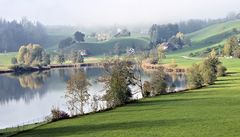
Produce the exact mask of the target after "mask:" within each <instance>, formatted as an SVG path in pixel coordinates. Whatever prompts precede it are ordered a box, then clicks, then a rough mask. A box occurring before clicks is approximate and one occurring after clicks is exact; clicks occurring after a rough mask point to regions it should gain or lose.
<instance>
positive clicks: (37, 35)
mask: <svg viewBox="0 0 240 137" xmlns="http://www.w3.org/2000/svg"><path fill="white" fill-rule="evenodd" d="M0 28H1V29H0V52H12V51H17V49H19V47H20V45H24V44H28V43H38V44H41V45H45V44H46V40H47V33H46V30H45V27H44V26H43V25H42V24H41V23H39V22H36V23H33V22H30V21H28V20H27V19H26V18H23V19H22V20H21V21H19V22H18V21H15V20H13V21H6V20H3V19H0Z"/></svg>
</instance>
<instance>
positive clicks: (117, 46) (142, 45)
mask: <svg viewBox="0 0 240 137" xmlns="http://www.w3.org/2000/svg"><path fill="white" fill-rule="evenodd" d="M128 48H134V49H135V50H136V51H140V50H146V49H149V41H148V40H147V39H146V38H137V37H136V38H135V37H125V38H114V39H111V40H109V41H106V42H83V43H75V44H73V45H72V46H70V47H67V48H65V49H64V52H65V53H70V52H71V51H72V50H82V49H84V50H87V52H88V54H89V55H94V56H96V55H104V54H111V53H116V52H121V53H125V52H126V49H128Z"/></svg>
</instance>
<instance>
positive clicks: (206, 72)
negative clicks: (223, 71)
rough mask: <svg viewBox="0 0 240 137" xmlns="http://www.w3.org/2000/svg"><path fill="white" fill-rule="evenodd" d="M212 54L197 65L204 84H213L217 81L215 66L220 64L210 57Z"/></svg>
mask: <svg viewBox="0 0 240 137" xmlns="http://www.w3.org/2000/svg"><path fill="white" fill-rule="evenodd" d="M212 54H213V53H212ZM212 54H210V56H209V57H208V58H207V59H205V60H204V61H203V62H202V63H201V64H200V65H199V70H200V74H201V75H202V78H203V81H204V84H213V83H214V82H215V80H216V79H217V66H218V65H219V64H221V62H220V61H219V59H218V58H217V57H214V55H213V56H212Z"/></svg>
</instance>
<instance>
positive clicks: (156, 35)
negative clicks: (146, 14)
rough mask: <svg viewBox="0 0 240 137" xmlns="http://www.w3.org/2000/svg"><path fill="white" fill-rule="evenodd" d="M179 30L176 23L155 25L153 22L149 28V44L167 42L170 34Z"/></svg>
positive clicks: (172, 34)
mask: <svg viewBox="0 0 240 137" xmlns="http://www.w3.org/2000/svg"><path fill="white" fill-rule="evenodd" d="M178 32H179V29H178V25H177V24H167V25H157V24H154V25H152V27H151V28H150V30H149V33H150V45H152V46H156V45H157V44H159V43H162V42H167V41H168V40H169V39H170V38H171V37H172V36H174V35H176V34H177V33H178Z"/></svg>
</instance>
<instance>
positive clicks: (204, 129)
mask: <svg viewBox="0 0 240 137" xmlns="http://www.w3.org/2000/svg"><path fill="white" fill-rule="evenodd" d="M222 61H223V63H224V65H226V66H227V67H228V69H229V72H237V73H231V74H230V75H228V76H227V77H221V78H219V79H218V81H217V82H216V84H215V85H211V86H209V87H207V88H202V89H197V90H190V91H187V92H183V93H178V94H170V95H163V96H158V97H153V98H147V99H143V100H141V101H139V102H138V103H133V104H128V105H126V106H123V107H118V108H117V109H114V110H111V111H107V112H103V113H97V114H93V115H86V116H82V117H76V118H74V119H68V120H61V121H57V122H53V123H49V124H46V125H43V126H40V127H38V128H34V129H32V130H30V131H28V132H23V133H20V134H18V135H17V136H19V137H31V136H35V137H41V136H69V137H75V136H79V137H80V136H92V137H95V136H112V137H115V136H116V137H117V136H136V137H139V136H149V137H151V136H163V137H165V136H166V137H169V136H182V137H192V136H199V137H202V136H205V137H207V136H214V137H215V136H216V137H217V136H226V137H229V136H238V135H239V134H240V131H239V128H238V127H239V121H240V118H239V114H240V112H239V109H238V108H239V101H240V98H239V97H240V92H239V88H240V84H239V82H240V80H239V78H240V75H239V72H240V69H239V68H238V67H237V66H238V65H240V64H239V60H236V59H234V60H232V61H229V60H222ZM196 129H197V130H196Z"/></svg>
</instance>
